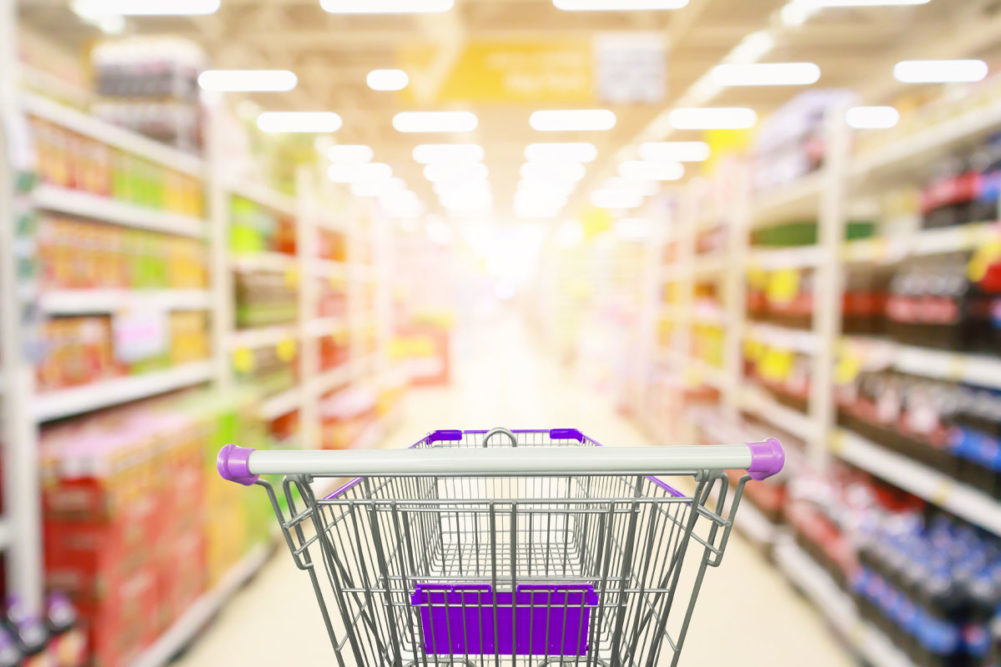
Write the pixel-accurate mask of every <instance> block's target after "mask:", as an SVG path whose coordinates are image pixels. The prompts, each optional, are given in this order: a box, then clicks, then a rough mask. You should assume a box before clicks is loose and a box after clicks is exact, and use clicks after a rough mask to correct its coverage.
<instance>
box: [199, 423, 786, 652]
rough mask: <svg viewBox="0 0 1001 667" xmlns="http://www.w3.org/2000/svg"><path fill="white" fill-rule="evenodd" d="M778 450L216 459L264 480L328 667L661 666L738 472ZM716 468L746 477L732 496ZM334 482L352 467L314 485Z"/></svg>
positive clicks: (681, 629)
mask: <svg viewBox="0 0 1001 667" xmlns="http://www.w3.org/2000/svg"><path fill="white" fill-rule="evenodd" d="M784 461H785V455H784V453H783V451H782V447H781V445H780V444H779V443H778V441H777V440H774V439H769V440H767V441H765V442H758V443H751V444H746V445H720V446H703V447H630V448H624V447H601V446H600V445H599V443H597V442H595V441H594V440H591V439H589V438H587V437H585V436H584V435H583V434H581V432H580V431H577V430H575V429H552V430H527V431H508V430H506V429H493V430H491V431H435V432H433V433H430V434H429V435H427V436H426V437H424V438H423V439H422V440H420V441H419V442H417V443H416V444H415V445H413V446H412V447H411V448H409V449H407V450H395V451H391V450H345V451H255V450H251V449H245V448H240V447H236V446H234V445H227V446H226V447H224V448H223V449H222V451H221V452H220V453H219V461H218V467H219V471H220V473H221V474H222V476H223V477H225V478H226V479H229V480H232V481H234V482H238V483H240V484H245V485H251V484H255V483H256V484H259V485H261V486H263V487H264V488H265V490H266V491H267V493H268V496H269V497H270V499H271V504H272V505H273V507H274V510H275V513H276V514H277V516H278V519H279V522H280V524H281V529H282V533H283V534H284V536H285V540H286V542H287V543H288V546H289V549H290V550H291V551H292V556H293V558H294V559H295V562H296V565H298V566H299V568H301V569H303V570H305V571H306V572H308V573H309V577H310V580H311V581H312V584H313V590H314V591H315V593H316V598H317V600H318V601H319V604H320V611H321V613H322V615H323V622H324V624H325V625H326V629H327V632H328V634H329V636H330V642H331V644H332V646H333V649H334V655H335V656H336V658H337V664H338V665H341V666H342V667H343V666H346V665H354V666H359V667H375V666H377V665H394V666H400V667H402V666H404V665H406V666H410V665H494V666H498V665H505V666H513V665H533V666H534V665H547V664H554V663H559V664H574V665H610V666H618V665H644V666H652V665H661V664H671V665H674V664H677V661H678V657H679V656H680V653H681V648H682V644H683V643H684V639H685V634H686V631H687V629H688V625H689V622H690V621H691V617H692V610H693V608H694V604H695V599H696V597H697V595H698V592H699V588H700V586H701V584H702V579H703V576H704V575H705V571H706V568H707V567H710V566H712V567H715V566H717V565H719V564H720V560H721V558H722V556H723V550H724V548H725V547H726V543H727V538H728V536H729V534H730V529H731V528H732V526H733V518H734V515H735V513H736V510H737V505H738V504H739V502H740V497H741V494H742V491H743V488H744V484H745V483H746V482H747V480H748V479H763V478H765V477H768V476H770V475H773V474H775V473H777V472H778V471H779V470H781V468H782V465H783V463H784ZM726 469H744V470H747V472H748V474H747V475H745V476H744V477H743V478H742V479H741V480H740V482H739V483H738V484H737V485H736V488H735V490H733V491H732V493H731V488H730V486H729V484H728V481H727V477H726V474H725V473H724V472H723V471H724V470H726ZM269 474H271V475H273V474H277V475H284V479H283V481H282V482H281V491H282V493H283V494H284V497H285V500H286V501H287V510H286V511H283V510H282V508H281V505H280V504H279V499H278V496H277V494H276V492H275V489H274V487H273V485H272V484H270V483H269V482H267V481H264V480H261V479H260V476H261V475H269ZM653 475H661V476H667V475H670V476H672V477H676V478H679V480H680V479H681V478H688V481H687V482H686V484H687V485H688V486H691V487H692V488H693V491H692V492H691V494H690V495H685V494H683V493H681V492H680V491H678V490H676V489H675V488H673V487H672V486H669V485H668V484H667V483H665V482H664V481H662V480H661V479H658V478H657V477H654V476H653ZM338 477H344V478H348V477H354V478H355V479H352V480H351V481H349V482H347V483H346V484H344V485H343V486H341V487H340V488H339V489H337V490H336V491H334V492H333V493H330V494H329V495H320V494H319V493H318V491H317V490H316V489H319V488H321V487H320V485H321V484H322V483H323V482H324V481H326V482H327V483H328V484H329V483H330V478H338ZM675 610H676V611H675ZM672 611H673V613H672Z"/></svg>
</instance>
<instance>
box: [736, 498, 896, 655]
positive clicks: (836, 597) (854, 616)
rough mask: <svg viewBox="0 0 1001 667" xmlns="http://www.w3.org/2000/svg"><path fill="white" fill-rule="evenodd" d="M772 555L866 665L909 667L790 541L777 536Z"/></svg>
mask: <svg viewBox="0 0 1001 667" xmlns="http://www.w3.org/2000/svg"><path fill="white" fill-rule="evenodd" d="M738 514H739V510H738ZM774 555H775V561H776V562H777V563H778V565H779V567H780V568H781V570H782V572H783V573H784V574H785V575H786V577H788V578H789V579H790V580H791V581H792V582H793V583H794V584H795V585H796V587H797V588H799V589H800V590H801V591H803V593H804V594H805V595H806V596H807V597H808V598H810V600H812V601H813V603H814V606H815V607H816V608H817V610H818V611H820V613H822V614H823V615H824V616H825V617H826V618H827V620H828V621H829V622H830V623H831V625H833V626H834V628H835V629H836V630H837V631H838V633H839V634H840V635H841V636H842V637H843V638H844V639H845V640H846V641H847V642H849V643H850V644H851V645H852V647H853V648H854V649H855V650H856V651H857V652H858V653H859V654H860V655H861V656H862V657H863V658H864V659H865V660H866V661H867V662H869V663H870V664H872V665H874V666H875V667H913V663H911V661H910V660H909V659H908V658H907V656H906V655H904V653H902V652H901V651H900V650H899V649H898V648H897V647H895V646H894V645H893V643H892V642H890V640H889V639H887V637H886V636H885V635H883V634H882V633H881V632H879V631H878V630H877V629H876V628H875V627H873V626H871V625H868V624H866V623H865V622H863V621H862V619H861V618H859V616H858V612H857V611H856V609H855V603H854V602H853V601H852V599H851V598H850V597H849V596H848V594H847V593H845V592H844V591H843V590H841V588H840V587H839V586H838V585H837V584H836V583H835V581H834V580H833V579H832V578H831V576H830V575H829V574H828V573H827V572H826V571H825V570H824V569H823V568H822V567H820V566H819V565H818V564H817V563H816V562H814V560H813V559H812V558H810V556H809V555H807V554H806V552H804V551H803V550H802V549H800V548H799V546H798V545H797V544H796V543H795V542H794V541H793V540H792V538H790V537H789V536H786V535H783V536H781V537H780V538H779V539H778V540H777V542H776V544H775V549H774Z"/></svg>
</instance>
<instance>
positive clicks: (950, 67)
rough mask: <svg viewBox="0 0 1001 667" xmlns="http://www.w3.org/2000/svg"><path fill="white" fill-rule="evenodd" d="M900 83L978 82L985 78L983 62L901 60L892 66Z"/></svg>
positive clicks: (985, 71)
mask: <svg viewBox="0 0 1001 667" xmlns="http://www.w3.org/2000/svg"><path fill="white" fill-rule="evenodd" d="M893 76H894V78H896V79H897V81H900V82H902V83H954V82H972V81H980V80H981V79H983V78H984V77H985V76H987V63H985V62H984V61H983V60H902V61H901V62H899V63H897V64H896V65H894V66H893Z"/></svg>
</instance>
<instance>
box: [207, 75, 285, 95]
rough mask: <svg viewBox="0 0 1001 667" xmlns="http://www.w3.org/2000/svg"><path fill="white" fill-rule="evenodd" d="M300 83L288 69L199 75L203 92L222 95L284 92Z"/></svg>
mask: <svg viewBox="0 0 1001 667" xmlns="http://www.w3.org/2000/svg"><path fill="white" fill-rule="evenodd" d="M298 83H299V79H298V78H297V77H296V75H295V73H294V72H290V71H289V70H287V69H210V70H205V71H204V72H202V73H201V74H199V75H198V85H199V86H201V89H202V90H208V91H213V92H220V93H256V92H283V91H286V90H292V89H293V88H295V87H296V84H298Z"/></svg>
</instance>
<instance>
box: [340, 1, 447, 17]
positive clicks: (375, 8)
mask: <svg viewBox="0 0 1001 667" xmlns="http://www.w3.org/2000/svg"><path fill="white" fill-rule="evenodd" d="M454 4H455V0H320V6H321V7H323V9H324V10H325V11H328V12H330V13H331V14H426V13H429V12H447V11H448V10H450V9H451V8H452V6H453V5H454Z"/></svg>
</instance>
